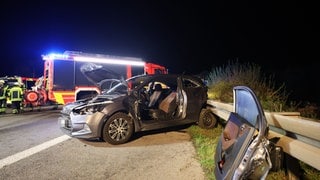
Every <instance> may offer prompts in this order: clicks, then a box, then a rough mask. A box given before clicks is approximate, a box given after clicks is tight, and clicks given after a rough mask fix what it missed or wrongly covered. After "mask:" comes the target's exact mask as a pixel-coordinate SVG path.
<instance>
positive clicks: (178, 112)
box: [59, 66, 217, 144]
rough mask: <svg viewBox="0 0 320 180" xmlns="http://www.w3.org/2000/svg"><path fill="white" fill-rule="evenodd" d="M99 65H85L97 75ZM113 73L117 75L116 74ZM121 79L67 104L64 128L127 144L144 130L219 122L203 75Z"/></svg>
mask: <svg viewBox="0 0 320 180" xmlns="http://www.w3.org/2000/svg"><path fill="white" fill-rule="evenodd" d="M90 69H91V70H92V71H91V70H90ZM93 70H94V72H95V73H92V72H93ZM97 70H99V68H98V67H95V68H92V66H90V68H84V69H83V71H84V74H86V75H90V74H91V75H94V76H97V73H98V71H97ZM100 70H101V69H100ZM103 74H104V75H106V74H108V73H103ZM92 79H93V78H91V80H92ZM96 79H99V81H102V80H103V79H101V78H96ZM109 79H116V78H115V75H112V76H110V78H109ZM118 79H119V81H116V82H117V83H116V85H114V84H113V85H112V86H109V85H108V87H110V88H109V89H108V90H102V93H101V94H99V95H97V96H95V97H93V98H88V99H83V100H79V101H76V102H74V103H70V104H67V105H65V106H64V107H63V109H62V111H61V117H60V118H59V123H60V127H61V129H62V130H63V132H65V133H66V134H68V135H70V136H72V137H76V138H83V139H102V140H104V141H106V142H108V143H110V144H123V143H126V142H128V141H129V140H130V139H131V138H132V136H133V135H134V133H136V132H140V131H148V130H154V129H160V128H166V127H171V126H178V125H185V124H192V123H196V124H198V125H199V126H200V127H202V128H213V127H215V126H216V123H217V119H216V117H215V115H214V114H213V113H212V112H211V111H210V110H209V109H207V108H206V106H207V99H208V97H207V90H208V89H207V86H206V85H205V84H204V83H203V81H202V80H201V79H200V78H198V77H195V76H189V75H174V74H155V75H139V76H134V77H132V78H130V79H127V80H121V77H119V78H118ZM103 81H105V80H103Z"/></svg>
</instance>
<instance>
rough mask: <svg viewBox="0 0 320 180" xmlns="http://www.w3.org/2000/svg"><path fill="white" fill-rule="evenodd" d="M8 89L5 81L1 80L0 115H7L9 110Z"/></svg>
mask: <svg viewBox="0 0 320 180" xmlns="http://www.w3.org/2000/svg"><path fill="white" fill-rule="evenodd" d="M7 89H8V86H7V85H6V84H5V82H4V80H0V114H3V113H6V108H7V96H6V95H7Z"/></svg>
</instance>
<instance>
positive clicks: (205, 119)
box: [203, 114, 214, 126]
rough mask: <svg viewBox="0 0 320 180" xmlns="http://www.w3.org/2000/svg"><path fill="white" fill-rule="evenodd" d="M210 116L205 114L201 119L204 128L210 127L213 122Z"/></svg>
mask: <svg viewBox="0 0 320 180" xmlns="http://www.w3.org/2000/svg"><path fill="white" fill-rule="evenodd" d="M211 116H212V115H211V114H205V115H204V117H203V124H204V125H205V126H211V125H212V123H214V120H213V118H212V117H211Z"/></svg>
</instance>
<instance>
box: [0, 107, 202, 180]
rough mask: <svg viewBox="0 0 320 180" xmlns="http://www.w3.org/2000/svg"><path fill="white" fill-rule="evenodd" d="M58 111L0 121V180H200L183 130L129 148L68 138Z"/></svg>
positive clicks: (143, 137)
mask: <svg viewBox="0 0 320 180" xmlns="http://www.w3.org/2000/svg"><path fill="white" fill-rule="evenodd" d="M58 114H59V110H47V111H40V112H25V113H22V114H18V115H13V114H9V115H0V144H1V146H0V152H1V153H0V179H1V180H2V179H3V180H4V179H6V180H7V179H10V180H11V179H13V180H14V179H23V180H29V179H30V180H31V179H32V180H34V179H41V180H42V179H121V180H125V179H130V180H131V179H148V180H152V179H154V180H157V179H166V180H170V179H174V180H179V179H181V180H182V179H183V180H189V179H190V180H202V179H205V177H204V172H203V170H202V168H201V166H200V163H199V161H198V160H197V157H196V153H195V148H194V146H193V144H192V142H191V141H190V137H189V135H188V134H187V133H186V131H185V127H181V128H175V129H170V130H168V131H153V132H148V133H140V134H137V135H136V136H135V138H134V139H133V140H132V141H130V142H129V143H127V144H123V145H116V146H115V145H110V144H108V143H105V142H101V141H98V140H97V141H85V140H79V139H75V138H70V137H68V136H66V135H64V134H63V133H62V132H61V131H60V129H59V128H58V123H57V118H58Z"/></svg>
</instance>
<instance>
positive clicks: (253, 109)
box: [214, 86, 272, 179]
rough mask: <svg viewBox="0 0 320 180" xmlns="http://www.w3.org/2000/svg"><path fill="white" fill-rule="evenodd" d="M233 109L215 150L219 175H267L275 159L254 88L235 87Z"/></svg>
mask: <svg viewBox="0 0 320 180" xmlns="http://www.w3.org/2000/svg"><path fill="white" fill-rule="evenodd" d="M233 96H234V98H233V99H234V112H232V113H231V114H230V116H229V118H228V120H227V123H226V125H225V128H224V130H223V133H222V134H221V136H220V139H219V141H218V145H217V148H216V153H215V172H214V173H215V176H216V178H217V179H264V178H265V177H266V176H267V174H268V172H269V170H270V168H271V167H272V163H271V160H270V155H269V141H268V139H267V133H268V129H269V128H268V124H267V121H266V118H265V115H264V112H263V109H262V107H261V105H260V102H259V101H258V99H257V97H256V95H255V94H254V92H253V91H252V90H251V89H250V88H248V87H246V86H236V87H234V88H233Z"/></svg>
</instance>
